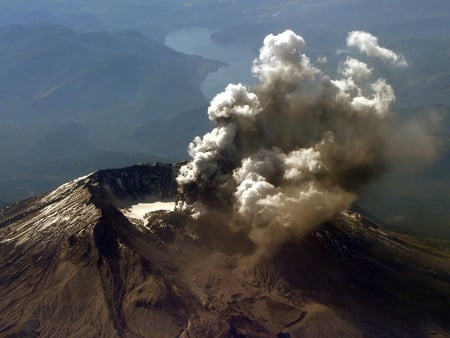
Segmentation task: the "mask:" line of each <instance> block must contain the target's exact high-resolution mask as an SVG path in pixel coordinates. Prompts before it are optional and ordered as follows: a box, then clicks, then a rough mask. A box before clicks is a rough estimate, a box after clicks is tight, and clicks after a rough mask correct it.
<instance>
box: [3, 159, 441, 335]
mask: <svg viewBox="0 0 450 338" xmlns="http://www.w3.org/2000/svg"><path fill="white" fill-rule="evenodd" d="M176 171H177V168H176V166H175V167H174V166H171V165H162V164H151V165H138V166H133V167H129V168H125V169H119V170H104V171H99V172H96V173H94V174H91V175H89V176H87V177H84V178H80V179H77V180H74V181H72V182H69V183H67V184H65V185H63V186H61V187H60V188H58V189H57V190H55V191H53V192H51V193H49V194H46V195H42V196H39V197H35V198H32V199H29V200H26V201H23V202H20V203H18V204H15V205H14V206H11V207H9V208H7V209H4V210H2V211H1V213H0V253H1V255H0V257H1V258H0V284H1V288H0V290H1V295H0V296H1V297H0V314H1V315H0V334H1V335H2V336H36V335H38V336H67V335H70V336H75V337H86V336H98V337H142V336H146V337H274V336H278V337H335V336H346V337H363V336H364V337H367V336H368V337H380V336H383V337H423V336H432V335H434V334H435V335H438V334H442V335H446V334H448V333H449V332H450V325H449V323H448V321H447V319H448V318H447V315H448V313H449V310H450V303H449V300H450V266H449V263H450V261H449V257H450V253H449V250H448V243H444V242H442V243H440V242H437V241H434V242H429V243H423V242H421V241H419V240H418V239H416V238H413V237H409V236H405V235H400V234H395V233H391V232H388V231H386V230H383V229H381V228H379V227H378V226H376V225H375V224H373V223H371V222H369V221H368V220H366V219H364V218H363V217H361V216H360V215H359V214H356V213H352V212H345V213H343V214H341V215H339V216H337V217H336V218H335V219H334V220H333V221H332V222H330V223H328V224H324V225H323V227H322V228H321V229H320V230H319V231H316V232H314V233H312V234H310V235H309V236H308V237H307V238H306V239H305V240H304V241H303V242H301V243H300V242H293V243H288V244H286V245H285V246H284V247H282V248H280V250H279V251H278V252H277V253H276V254H275V255H273V256H271V257H270V258H266V259H262V260H255V259H252V256H251V255H249V253H250V252H251V251H252V245H251V243H250V242H249V241H248V240H246V239H245V238H244V237H242V236H240V234H236V233H231V232H229V231H228V230H227V227H222V226H221V225H220V222H219V220H210V221H209V222H207V224H206V223H205V224H196V222H195V221H194V220H193V219H192V218H191V217H189V216H188V215H185V214H181V213H178V212H171V211H157V210H156V209H158V208H159V207H160V206H162V207H163V208H170V207H168V206H169V205H172V207H173V203H174V201H175V200H176V185H175V182H174V175H175V174H176ZM157 201H160V203H162V202H164V204H155V203H156V202H157ZM138 203H146V204H138ZM155 205H156V208H153V209H152V208H149V207H150V206H155ZM137 206H141V207H142V206H146V207H147V210H146V211H151V210H153V211H152V212H149V213H148V214H146V215H143V214H142V213H141V215H138V214H139V213H138V212H137V210H139V209H136V207H137ZM438 245H440V247H438Z"/></svg>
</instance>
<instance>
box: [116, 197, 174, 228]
mask: <svg viewBox="0 0 450 338" xmlns="http://www.w3.org/2000/svg"><path fill="white" fill-rule="evenodd" d="M174 209H175V201H155V202H150V203H137V204H133V205H130V206H128V207H127V208H123V209H120V211H121V212H122V213H123V214H124V215H125V217H126V218H128V219H129V220H131V221H132V222H133V221H138V222H139V223H142V224H143V223H145V222H146V220H147V218H148V215H149V214H150V213H152V212H154V211H173V210H174Z"/></svg>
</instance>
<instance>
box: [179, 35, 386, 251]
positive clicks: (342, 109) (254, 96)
mask: <svg viewBox="0 0 450 338" xmlns="http://www.w3.org/2000/svg"><path fill="white" fill-rule="evenodd" d="M351 36H352V39H350V41H354V37H355V36H360V35H354V34H353V35H351ZM352 43H353V42H352ZM362 45H363V44H361V46H362ZM372 45H373V46H375V47H376V48H375V50H376V51H378V54H377V53H375V52H373V51H371V52H368V53H370V54H376V55H375V56H379V54H380V50H381V52H382V53H385V52H384V51H385V50H384V49H380V47H378V46H377V44H376V39H375V43H372ZM304 46H305V41H304V40H303V38H302V37H300V36H299V35H296V34H295V33H294V32H292V31H290V30H287V31H285V32H283V33H281V34H278V35H272V34H271V35H268V36H267V37H266V38H265V39H264V45H263V47H262V48H261V50H260V55H259V57H258V58H257V59H256V60H255V61H254V62H253V67H252V71H253V74H254V75H255V76H256V77H258V78H259V80H260V83H259V85H258V86H256V87H255V88H248V87H246V86H244V85H242V84H237V85H236V84H230V85H228V86H227V87H226V88H225V90H224V91H223V92H222V93H220V94H218V95H217V96H216V97H215V98H214V99H213V100H212V101H211V104H210V107H209V110H208V114H209V118H210V119H211V120H212V121H213V123H214V124H215V128H214V129H213V130H212V131H211V132H209V133H207V134H206V135H204V136H203V137H197V138H195V140H194V141H193V142H192V143H191V144H190V146H189V153H190V155H191V157H192V160H191V161H190V162H188V163H187V164H186V165H184V166H183V167H182V168H181V170H180V172H179V176H178V177H177V181H178V183H179V187H180V192H181V193H182V195H183V196H184V197H183V201H182V202H180V203H179V205H178V208H180V209H184V210H190V211H191V212H193V213H197V214H199V215H200V216H207V215H208V214H212V213H214V212H224V213H226V214H227V215H230V216H229V221H230V222H229V223H230V224H231V226H232V227H233V228H234V229H236V230H238V231H243V232H246V233H247V234H248V236H249V237H250V239H251V240H252V241H253V242H254V243H256V244H257V245H261V247H263V248H268V247H272V246H276V245H278V244H280V243H282V242H284V241H286V240H288V239H292V238H301V237H302V236H304V235H305V234H306V233H308V232H309V231H311V230H313V229H314V228H315V227H317V226H318V225H320V224H321V223H323V222H325V221H328V220H330V219H331V218H332V217H333V216H334V215H336V214H337V213H339V212H340V211H342V210H344V209H346V208H348V207H349V206H350V205H351V204H352V203H353V202H354V201H355V199H356V195H355V193H354V191H355V189H356V188H357V187H359V186H360V185H361V184H364V183H366V182H367V181H369V180H371V179H372V178H373V177H375V176H377V175H378V173H379V172H380V171H382V169H383V167H384V165H385V163H386V158H385V155H384V154H385V152H384V148H385V145H386V142H387V140H388V135H389V134H390V132H389V128H390V122H389V121H390V106H391V105H392V103H393V102H394V100H395V96H394V92H393V90H392V88H391V86H390V85H389V84H387V83H386V81H385V80H384V79H372V77H373V75H372V69H371V68H370V67H369V66H368V65H367V64H365V63H363V62H361V61H358V60H356V59H354V58H347V60H345V61H344V62H343V63H342V64H341V65H340V67H339V74H340V75H339V78H338V79H334V80H333V79H330V78H329V77H328V76H327V75H325V74H323V73H322V72H321V71H320V70H319V69H318V68H316V67H315V66H313V65H312V64H311V63H310V60H309V58H308V57H307V56H306V55H304V54H303V53H302V48H303V47H304ZM364 46H365V45H364ZM364 48H366V47H364ZM365 50H366V49H365ZM369 50H371V49H370V48H369ZM386 55H391V56H388V57H389V58H391V59H393V58H394V56H392V55H395V54H386Z"/></svg>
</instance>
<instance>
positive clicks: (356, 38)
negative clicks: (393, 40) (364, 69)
mask: <svg viewBox="0 0 450 338" xmlns="http://www.w3.org/2000/svg"><path fill="white" fill-rule="evenodd" d="M347 46H348V47H356V48H358V49H359V51H360V52H361V53H364V54H366V55H368V56H371V57H376V58H379V59H381V60H383V61H389V62H391V63H393V64H394V65H396V66H399V67H406V66H407V65H408V62H406V59H405V58H404V56H403V55H399V54H397V53H395V52H393V51H392V50H389V49H387V48H384V47H380V45H379V44H378V38H377V37H376V36H373V35H372V34H370V33H367V32H362V31H353V32H350V33H348V36H347Z"/></svg>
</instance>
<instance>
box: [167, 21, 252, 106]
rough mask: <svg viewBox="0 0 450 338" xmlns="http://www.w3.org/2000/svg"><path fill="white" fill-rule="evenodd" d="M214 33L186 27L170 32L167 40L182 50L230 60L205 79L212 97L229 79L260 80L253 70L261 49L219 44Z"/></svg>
mask: <svg viewBox="0 0 450 338" xmlns="http://www.w3.org/2000/svg"><path fill="white" fill-rule="evenodd" d="M211 33H212V31H211V30H208V29H206V28H184V29H180V30H176V31H172V32H170V33H169V34H168V35H167V38H166V41H165V44H166V46H168V47H170V48H173V49H175V50H177V51H179V52H182V53H186V54H195V55H200V56H203V57H205V58H209V59H214V60H219V61H223V62H225V63H227V65H228V66H226V67H222V68H220V69H219V70H218V71H217V72H214V73H210V74H209V75H208V76H207V78H206V79H205V81H204V82H203V83H202V91H203V93H204V94H205V96H206V97H208V98H212V97H214V96H215V95H216V94H217V93H220V92H222V91H223V89H224V88H225V87H226V85H227V84H229V83H239V82H240V83H244V84H247V85H254V84H255V83H256V80H255V78H253V76H252V74H251V65H252V61H253V60H254V59H255V58H256V57H257V53H256V52H255V51H252V50H251V49H250V48H249V47H248V46H244V45H220V44H217V43H216V42H214V41H213V40H211V39H210V35H211Z"/></svg>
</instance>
